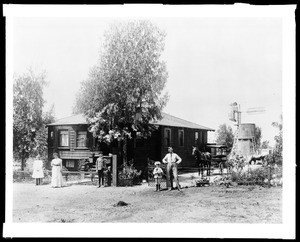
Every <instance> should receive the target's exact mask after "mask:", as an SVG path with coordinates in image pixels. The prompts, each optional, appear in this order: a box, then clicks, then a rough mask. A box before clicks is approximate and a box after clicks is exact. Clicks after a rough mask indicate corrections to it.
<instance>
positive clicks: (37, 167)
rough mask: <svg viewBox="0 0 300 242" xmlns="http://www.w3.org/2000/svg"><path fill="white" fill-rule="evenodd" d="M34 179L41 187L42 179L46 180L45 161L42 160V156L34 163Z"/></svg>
mask: <svg viewBox="0 0 300 242" xmlns="http://www.w3.org/2000/svg"><path fill="white" fill-rule="evenodd" d="M32 177H33V178H35V184H36V185H37V186H38V185H41V183H42V178H44V171H43V161H42V160H41V159H40V156H39V155H37V157H36V160H35V161H34V162H33V172H32Z"/></svg>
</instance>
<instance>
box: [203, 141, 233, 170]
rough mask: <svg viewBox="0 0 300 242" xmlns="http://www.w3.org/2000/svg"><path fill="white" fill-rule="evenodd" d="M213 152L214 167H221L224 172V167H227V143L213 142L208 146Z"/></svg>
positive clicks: (212, 161) (211, 152)
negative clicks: (217, 143) (218, 143)
mask: <svg viewBox="0 0 300 242" xmlns="http://www.w3.org/2000/svg"><path fill="white" fill-rule="evenodd" d="M206 148H207V150H209V152H210V154H211V163H212V167H213V168H217V169H219V171H220V173H221V174H223V171H224V168H226V167H227V155H228V147H227V146H226V145H216V144H211V145H207V146H206Z"/></svg>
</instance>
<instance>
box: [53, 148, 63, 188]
mask: <svg viewBox="0 0 300 242" xmlns="http://www.w3.org/2000/svg"><path fill="white" fill-rule="evenodd" d="M53 157H54V159H53V160H52V161H51V166H52V179H51V187H62V181H63V178H62V160H61V159H59V158H58V154H57V153H54V154H53Z"/></svg>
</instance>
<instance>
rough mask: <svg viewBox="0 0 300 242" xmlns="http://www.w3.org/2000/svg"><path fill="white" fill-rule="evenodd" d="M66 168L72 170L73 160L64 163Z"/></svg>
mask: <svg viewBox="0 0 300 242" xmlns="http://www.w3.org/2000/svg"><path fill="white" fill-rule="evenodd" d="M66 167H68V168H74V167H75V162H74V161H73V160H67V161H66Z"/></svg>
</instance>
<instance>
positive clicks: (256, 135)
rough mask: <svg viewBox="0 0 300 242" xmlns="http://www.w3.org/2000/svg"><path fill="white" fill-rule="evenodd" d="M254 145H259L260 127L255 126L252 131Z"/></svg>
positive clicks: (257, 146)
mask: <svg viewBox="0 0 300 242" xmlns="http://www.w3.org/2000/svg"><path fill="white" fill-rule="evenodd" d="M254 138H255V146H256V148H257V149H259V148H260V146H261V128H260V127H258V126H256V127H255V131H254Z"/></svg>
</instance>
